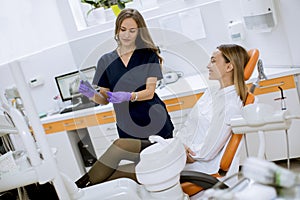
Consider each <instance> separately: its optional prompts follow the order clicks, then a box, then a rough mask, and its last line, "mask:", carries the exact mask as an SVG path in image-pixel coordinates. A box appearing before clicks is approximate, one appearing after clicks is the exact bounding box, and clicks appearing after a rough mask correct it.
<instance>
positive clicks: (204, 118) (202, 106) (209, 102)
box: [176, 85, 243, 174]
mask: <svg viewBox="0 0 300 200" xmlns="http://www.w3.org/2000/svg"><path fill="white" fill-rule="evenodd" d="M242 106H243V104H242V101H241V100H240V97H239V96H238V95H237V93H236V90H235V87H234V85H232V86H229V87H226V88H223V89H212V88H210V89H207V90H206V91H205V92H204V94H203V95H202V97H201V98H200V99H199V101H198V102H197V103H196V105H195V106H194V107H193V109H192V111H191V112H190V113H189V116H188V118H187V120H186V121H185V123H184V125H183V126H182V127H181V128H180V129H179V131H178V132H177V133H176V137H178V138H180V139H181V140H182V142H183V143H184V144H185V145H187V146H188V147H190V149H191V150H192V151H194V152H195V153H196V156H193V157H194V159H196V160H197V161H196V162H194V163H187V164H186V166H185V169H184V170H190V171H199V172H203V173H208V174H213V173H217V172H218V171H219V167H220V160H221V157H222V155H223V152H224V149H225V148H223V147H224V146H225V145H226V143H227V142H228V140H229V138H230V135H231V128H230V125H229V124H230V119H231V118H232V117H233V116H234V115H238V114H240V113H241V109H242Z"/></svg>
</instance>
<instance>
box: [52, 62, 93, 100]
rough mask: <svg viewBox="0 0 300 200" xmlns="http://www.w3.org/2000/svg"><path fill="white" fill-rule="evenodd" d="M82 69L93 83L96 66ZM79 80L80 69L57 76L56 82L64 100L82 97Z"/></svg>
mask: <svg viewBox="0 0 300 200" xmlns="http://www.w3.org/2000/svg"><path fill="white" fill-rule="evenodd" d="M80 71H81V72H82V73H84V75H85V77H87V79H88V81H89V82H90V83H92V81H93V78H94V75H95V72H96V67H95V66H92V67H88V68H85V69H81V70H80ZM79 81H80V77H79V71H78V70H77V71H73V72H69V73H66V74H62V75H59V76H56V77H55V82H56V85H57V88H58V90H59V94H60V96H61V99H62V101H68V100H73V99H74V98H77V97H82V95H81V94H80V93H79V92H78V87H79Z"/></svg>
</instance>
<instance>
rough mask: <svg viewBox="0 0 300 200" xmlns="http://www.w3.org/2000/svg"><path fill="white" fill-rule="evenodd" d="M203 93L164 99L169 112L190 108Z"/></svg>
mask: <svg viewBox="0 0 300 200" xmlns="http://www.w3.org/2000/svg"><path fill="white" fill-rule="evenodd" d="M202 94H203V93H198V94H194V95H189V96H183V97H178V98H173V99H168V100H165V101H164V102H165V104H166V106H167V110H168V111H169V112H172V111H176V110H183V109H187V108H192V107H193V106H194V105H195V103H196V102H197V101H198V99H199V98H200V97H201V96H202Z"/></svg>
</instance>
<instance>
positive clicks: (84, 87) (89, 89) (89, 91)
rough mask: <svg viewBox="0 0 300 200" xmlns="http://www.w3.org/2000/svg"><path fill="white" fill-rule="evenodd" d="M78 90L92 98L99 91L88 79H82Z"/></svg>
mask: <svg viewBox="0 0 300 200" xmlns="http://www.w3.org/2000/svg"><path fill="white" fill-rule="evenodd" d="M78 91H79V92H80V93H81V94H83V95H84V96H86V97H88V98H92V97H93V96H94V95H95V94H97V91H96V90H95V89H94V88H93V86H92V85H91V84H90V83H89V82H88V81H83V80H81V81H80V85H79V88H78Z"/></svg>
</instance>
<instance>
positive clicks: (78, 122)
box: [64, 120, 84, 127]
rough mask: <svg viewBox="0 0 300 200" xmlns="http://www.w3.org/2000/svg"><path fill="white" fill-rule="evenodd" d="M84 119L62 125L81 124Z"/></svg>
mask: <svg viewBox="0 0 300 200" xmlns="http://www.w3.org/2000/svg"><path fill="white" fill-rule="evenodd" d="M83 123H84V120H80V121H75V122H74V123H64V126H65V127H67V126H74V125H78V124H83Z"/></svg>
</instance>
